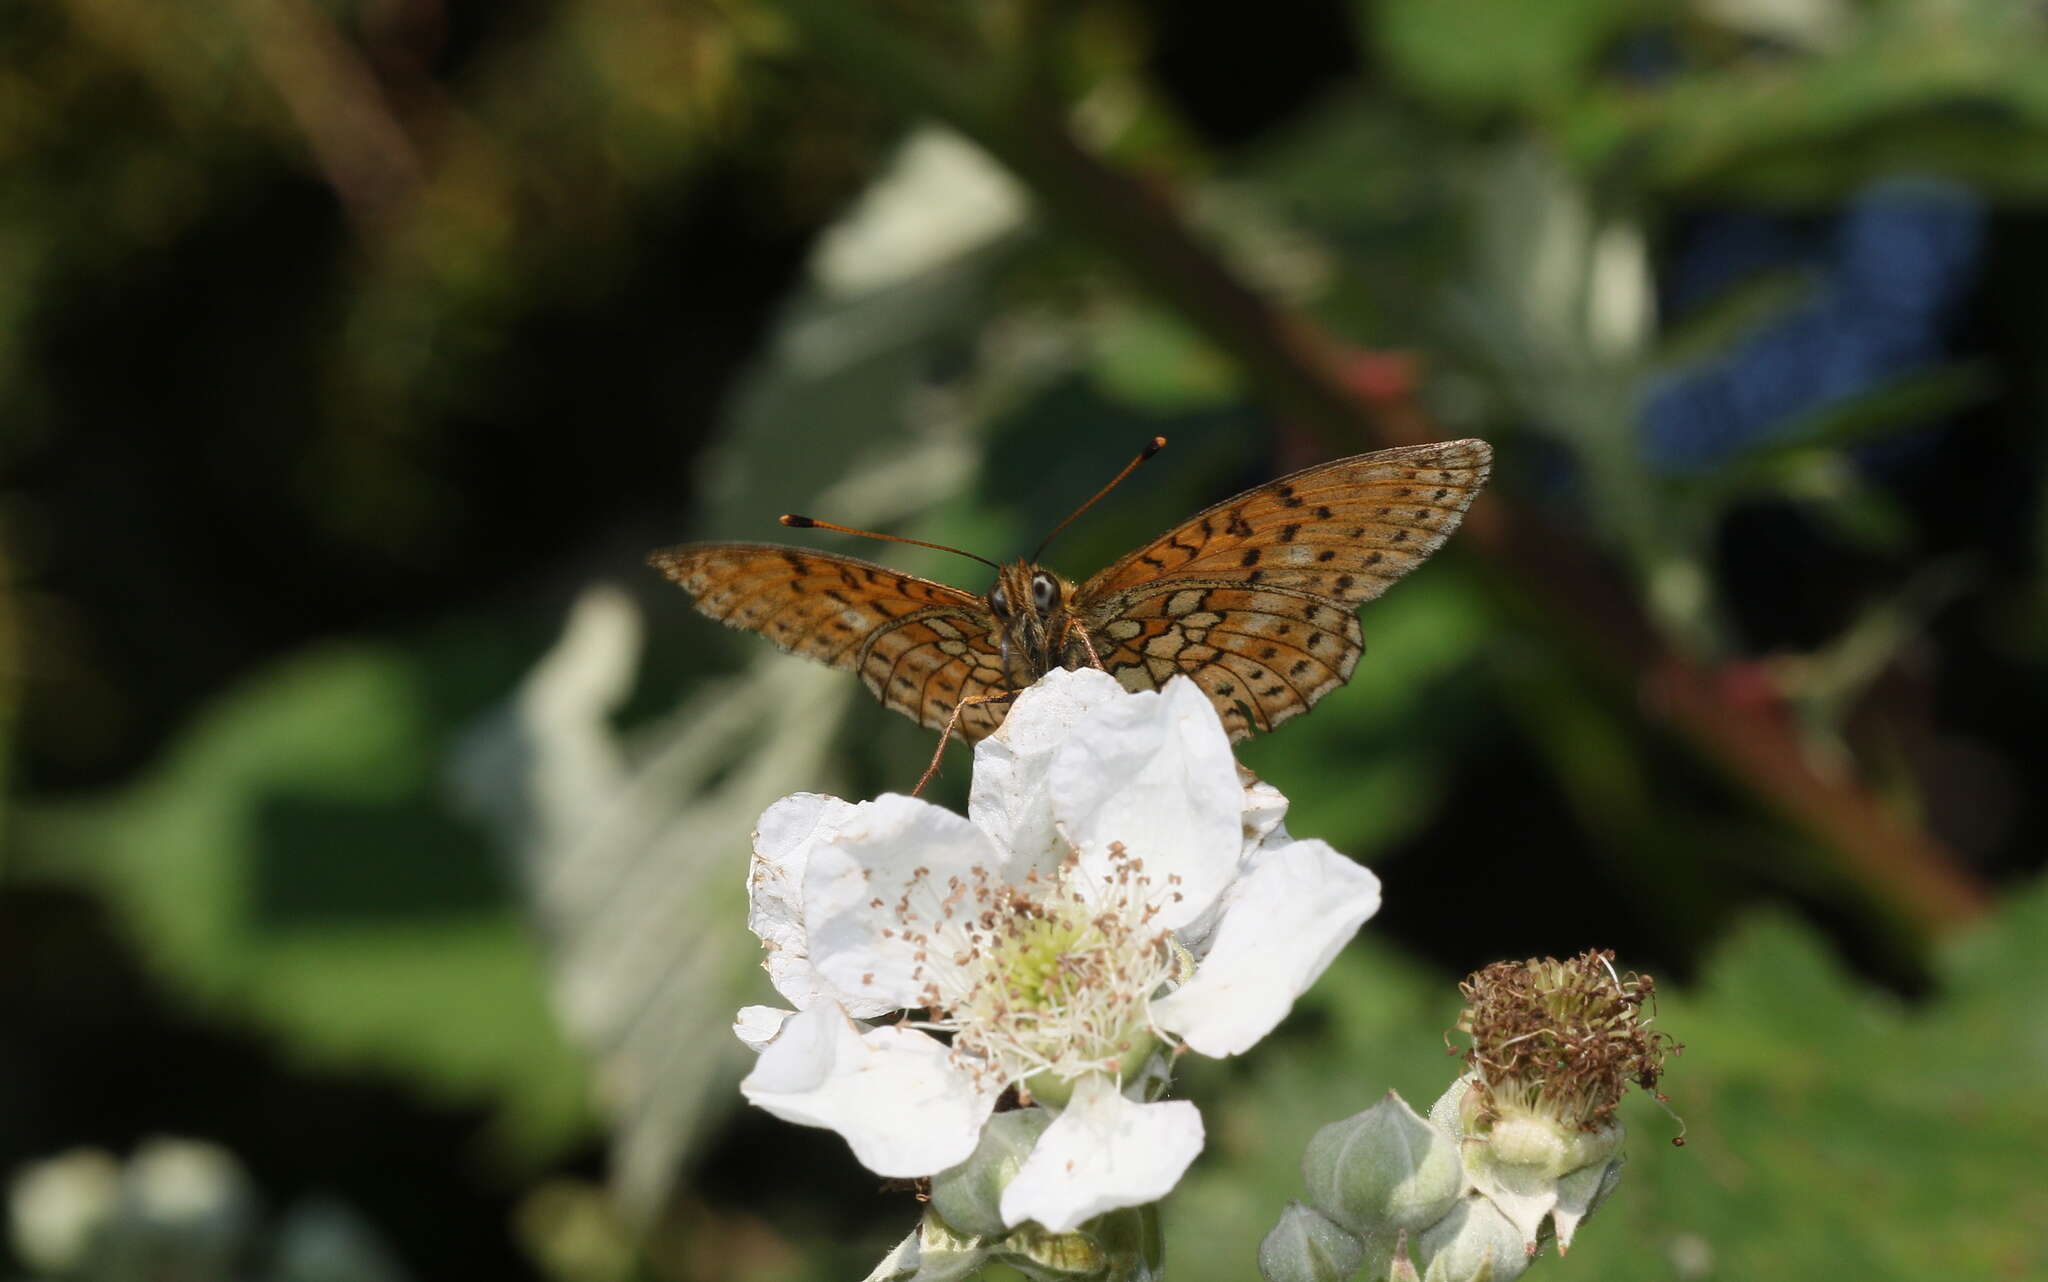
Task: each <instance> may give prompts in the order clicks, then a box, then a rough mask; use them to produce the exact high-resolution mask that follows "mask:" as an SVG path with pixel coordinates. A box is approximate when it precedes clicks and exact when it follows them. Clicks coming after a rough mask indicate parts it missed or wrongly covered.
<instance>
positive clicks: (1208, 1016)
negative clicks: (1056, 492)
mask: <svg viewBox="0 0 2048 1282" xmlns="http://www.w3.org/2000/svg"><path fill="white" fill-rule="evenodd" d="M1285 808H1286V802H1285V800H1284V799H1283V798H1281V797H1280V795H1279V794H1278V793H1277V792H1276V791H1274V790H1273V789H1272V788H1271V787H1269V786H1267V785H1264V784H1259V783H1253V784H1251V785H1250V786H1247V785H1246V784H1245V783H1244V782H1242V781H1241V779H1240V776H1239V772H1238V769H1237V766H1236V763H1235V761H1234V760H1233V758H1232V757H1231V753H1230V745H1229V740H1228V737H1227V736H1226V734H1225V733H1224V730H1223V727H1222V723H1221V722H1220V721H1219V720H1218V718H1217V716H1216V713H1215V711H1214V709H1213V708H1211V706H1210V704H1209V701H1208V698H1207V697H1206V696H1205V695H1203V693H1202V692H1201V690H1200V689H1198V688H1197V687H1196V686H1195V685H1194V683H1192V682H1190V681H1188V680H1186V679H1185V678H1176V679H1175V680H1173V681H1172V682H1170V683H1169V684H1168V685H1167V687H1166V689H1165V690H1163V691H1161V692H1158V693H1151V692H1147V693H1142V694H1132V693H1129V692H1127V691H1125V690H1124V689H1123V688H1122V687H1121V686H1119V685H1118V684H1117V683H1116V681H1115V680H1114V679H1113V678H1111V677H1109V676H1107V675H1106V674H1104V673H1101V672H1097V671H1092V670H1082V671H1078V672H1065V671H1056V672H1054V673H1052V674H1051V675H1049V676H1048V677H1046V678H1045V679H1044V680H1043V681H1041V682H1039V683H1038V685H1036V686H1035V687H1033V688H1032V689H1031V690H1029V691H1026V692H1025V693H1024V694H1022V695H1020V696H1019V697H1018V699H1017V702H1016V704H1015V706H1014V707H1013V708H1012V710H1011V711H1010V714H1009V716H1008V718H1007V719H1006V720H1005V722H1004V725H1003V728H1002V729H1001V730H1000V731H999V732H997V734H995V735H994V736H992V737H990V738H989V739H986V740H984V741H983V742H982V743H980V744H979V745H977V747H976V749H975V759H974V781H973V787H972V791H971V794H970V800H969V805H968V817H967V818H964V819H963V818H961V817H960V816H958V815H955V814H953V813H951V812H949V811H946V810H943V809H941V808H939V807H937V806H933V805H930V804H927V803H925V802H922V801H919V800H916V799H915V798H911V797H903V796H895V795H885V796H882V797H880V798H878V799H876V800H874V801H872V802H864V803H861V804H859V805H853V804H849V803H847V802H844V801H840V800H838V799H837V798H833V797H824V796H817V795H814V794H799V795H797V796H793V797H787V798H784V799H783V800H782V801H780V802H777V803H776V804H775V805H774V806H772V807H770V808H769V810H768V811H767V813H765V814H764V815H762V817H761V823H760V827H759V829H758V830H757V832H756V834H755V847H754V851H755V853H754V864H753V871H752V876H751V880H750V883H749V892H750V902H751V912H750V924H751V925H752V927H753V929H754V932H755V933H756V934H757V935H759V936H760V937H761V940H762V943H763V945H764V946H765V947H766V948H767V949H768V950H769V956H768V959H767V969H768V972H769V975H770V978H771V979H772V980H773V982H774V984H775V986H776V988H777V990H778V991H780V992H781V993H782V995H783V996H784V997H785V998H787V999H788V1000H789V1001H790V1002H791V1004H792V1005H794V1006H795V1007H796V1010H795V1011H794V1012H788V1011H779V1010H775V1009H773V1008H768V1007H749V1008H747V1009H746V1010H744V1011H742V1012H741V1013H740V1018H739V1020H738V1022H737V1031H738V1032H739V1034H740V1036H741V1038H742V1040H744V1041H746V1042H747V1044H748V1045H750V1046H753V1047H754V1048H755V1049H757V1050H759V1051H760V1052H761V1058H760V1060H759V1062H758V1063H757V1064H756V1066H755V1069H754V1071H753V1072H752V1073H751V1074H749V1075H748V1077H747V1079H746V1081H745V1082H743V1083H742V1085H741V1089H742V1091H744V1093H745V1094H746V1096H747V1098H748V1099H749V1100H751V1101H753V1102H754V1103H756V1104H758V1105H760V1106H761V1107H763V1108H766V1109H768V1110H769V1111H770V1112H772V1113H774V1114H776V1115H777V1116H778V1117H782V1118H785V1119H787V1120H789V1121H793V1122H799V1123H803V1124H805V1125H811V1126H825V1127H830V1128H831V1129H833V1130H836V1131H838V1132H839V1133H840V1134H841V1135H842V1136H844V1137H845V1138H846V1140H847V1142H848V1143H849V1144H850V1145H851V1146H852V1147H853V1151H854V1154H855V1156H857V1157H858V1158H859V1159H860V1160H861V1162H862V1163H863V1164H865V1165H866V1166H867V1167H868V1168H869V1169H871V1170H873V1171H876V1172H877V1173H879V1174H882V1175H888V1176H895V1177H905V1178H907V1177H916V1176H924V1175H932V1174H936V1173H938V1172H940V1171H944V1170H946V1169H947V1168H949V1167H952V1166H954V1165H956V1164H958V1163H960V1162H962V1161H963V1160H965V1159H966V1158H967V1157H968V1155H969V1154H970V1153H972V1152H973V1151H974V1148H975V1144H976V1140H977V1138H978V1137H979V1135H980V1133H981V1128H982V1124H983V1122H985V1121H986V1120H987V1118H988V1116H989V1114H990V1112H991V1111H992V1110H993V1109H994V1107H995V1104H996V1101H997V1099H998V1097H999V1096H1001V1095H1002V1094H1003V1092H1004V1091H1005V1090H1006V1089H1008V1088H1010V1087H1015V1088H1017V1091H1018V1096H1019V1099H1020V1100H1021V1101H1023V1102H1025V1103H1027V1104H1028V1103H1033V1102H1036V1103H1038V1104H1040V1105H1044V1106H1047V1107H1048V1108H1050V1109H1052V1110H1056V1113H1057V1115H1056V1117H1055V1119H1054V1121H1053V1122H1052V1124H1051V1125H1050V1126H1049V1127H1048V1128H1047V1129H1046V1131H1045V1133H1044V1135H1043V1136H1042V1137H1041V1138H1040V1139H1039V1140H1038V1142H1037V1145H1036V1147H1035V1148H1034V1149H1033V1150H1032V1152H1031V1154H1030V1156H1029V1157H1028V1158H1027V1159H1026V1160H1025V1162H1024V1163H1023V1165H1022V1167H1021V1169H1020V1170H1018V1172H1017V1174H1016V1176H1015V1178H1014V1179H1013V1180H1012V1181H1011V1182H1010V1183H1009V1184H1008V1186H1007V1187H1006V1188H1005V1189H1004V1191H1003V1194H1002V1200H1001V1214H1002V1218H1003V1220H1004V1222H1005V1223H1006V1224H1008V1225H1012V1226H1014V1225H1019V1224H1022V1223H1024V1222H1025V1221H1027V1220H1030V1221H1036V1222H1037V1223H1039V1224H1041V1225H1043V1226H1044V1227H1045V1228H1047V1229H1051V1230H1053V1231H1055V1232H1064V1231H1066V1230H1069V1229H1072V1228H1074V1227H1076V1226H1077V1225H1079V1224H1081V1223H1082V1222H1084V1221H1086V1220H1088V1219H1090V1218H1092V1217H1094V1216H1096V1215H1100V1214H1102V1213H1103V1212H1105V1211H1109V1210H1113V1209H1115V1208H1118V1207H1124V1206H1135V1205H1141V1204H1144V1203H1147V1202H1152V1201H1156V1200H1158V1199H1159V1198H1160V1197H1162V1196H1164V1195H1165V1193H1167V1192H1168V1191H1169V1190H1170V1189H1171V1188H1172V1187H1173V1185H1174V1183H1175V1182H1176V1181H1177V1180H1178V1179H1179V1178H1180V1175H1181V1173H1182V1172H1183V1171H1184V1170H1185V1169H1186V1168H1187V1165H1188V1163H1189V1162H1191V1161H1193V1160H1194V1157H1195V1155H1196V1154H1197V1153H1198V1152H1199V1151H1200V1150H1201V1146H1202V1121H1201V1117H1200V1115H1199V1114H1198V1113H1197V1112H1196V1111H1195V1108H1194V1106H1193V1105H1192V1104H1189V1103H1187V1102H1185V1101H1178V1100H1175V1101H1152V1100H1149V1099H1148V1098H1147V1096H1148V1095H1149V1094H1151V1093H1152V1091H1151V1090H1150V1089H1149V1088H1150V1087H1151V1086H1155V1085H1157V1084H1158V1083H1159V1082H1161V1081H1163V1075H1160V1074H1156V1073H1150V1072H1144V1071H1141V1070H1143V1069H1145V1068H1146V1065H1147V1061H1148V1060H1149V1059H1150V1058H1151V1056H1152V1054H1153V1052H1154V1051H1155V1050H1160V1049H1163V1048H1166V1047H1172V1048H1173V1049H1175V1050H1176V1051H1177V1050H1178V1049H1179V1048H1181V1047H1189V1048H1192V1049H1194V1050H1197V1051H1201V1052H1202V1053H1204V1054H1208V1055H1232V1054H1236V1053H1237V1052H1239V1051H1242V1050H1245V1049H1246V1048H1248V1047H1250V1046H1251V1045H1252V1044H1253V1043H1255V1042H1257V1041H1258V1039H1259V1038H1261V1037H1263V1036H1265V1034H1266V1033H1267V1032H1268V1031H1270V1030H1271V1029H1272V1028H1273V1026H1274V1025H1276V1024H1278V1023H1279V1022H1280V1020H1281V1018H1282V1017H1283V1016H1285V1015H1286V1013H1287V1011H1288V1010H1289V1008H1290V1007H1291V1006H1292V1005H1293V1002H1294V999H1295V998H1296V997H1297V996H1299V995H1300V994H1301V993H1302V992H1303V991H1304V990H1305V989H1307V987H1308V986H1309V985H1310V984H1311V983H1313V982H1314V981H1315V979H1316V977H1317V976H1319V975H1320V974H1321V973H1322V971H1323V969H1324V968H1325V967H1326V966H1327V965H1328V964H1329V963H1330V961H1331V959H1332V958H1334V957H1335V956H1336V954H1337V951H1338V950H1339V949H1341V948H1342V947H1343V946H1344V944H1345V942H1346V941H1348V940H1349V939H1350V938H1351V936H1352V934H1353V933H1355V932H1356V931H1357V929H1358V927H1359V925H1360V924H1361V923H1363V922H1364V921H1365V919H1366V918H1367V917H1369V916H1371V915H1372V913H1373V912H1374V911H1375V910H1376V909H1377V908H1378V907H1379V881H1378V879H1377V878H1375V877H1374V876H1373V875H1372V873H1370V872H1368V871H1367V870H1366V869H1364V868H1361V867H1359V866H1358V865H1357V864H1354V863H1352V862H1351V861H1350V860H1348V859H1346V858H1344V857H1343V856H1342V855H1339V854H1338V853H1337V852H1336V851H1334V850H1332V849H1331V848H1330V847H1329V846H1327V845H1325V844H1324V843H1322V842H1319V841H1296V840H1294V839H1293V838H1291V837H1290V836H1288V834H1287V832H1286V830H1285V829H1284V828H1283V827H1282V826H1281V819H1282V817H1283V815H1284V813H1285ZM899 1011H903V1012H915V1014H914V1015H912V1016H910V1017H907V1018H905V1019H903V1020H902V1021H900V1022H894V1023H886V1024H881V1025H879V1026H874V1025H869V1024H865V1023H862V1022H859V1021H862V1020H867V1019H872V1018H874V1017H877V1016H882V1015H886V1014H889V1013H891V1012H899ZM935 1034H938V1035H940V1036H935ZM942 1036H943V1037H944V1040H942V1039H941V1037H942Z"/></svg>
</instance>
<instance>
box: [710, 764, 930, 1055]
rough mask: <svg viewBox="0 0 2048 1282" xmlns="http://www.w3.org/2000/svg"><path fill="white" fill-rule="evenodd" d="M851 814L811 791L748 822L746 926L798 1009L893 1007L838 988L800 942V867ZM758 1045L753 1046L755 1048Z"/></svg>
mask: <svg viewBox="0 0 2048 1282" xmlns="http://www.w3.org/2000/svg"><path fill="white" fill-rule="evenodd" d="M853 813H854V807H853V805H852V804H851V803H850V802H845V801H841V800H840V799H839V798H837V797H827V796H822V795H820V794H818V793H815V792H799V793H796V794H795V795H793V796H788V797H784V798H783V799H782V800H780V801H778V802H776V803H775V804H774V805H772V806H770V807H768V809H767V810H765V811H763V812H762V813H761V818H760V821H759V822H758V823H756V824H755V826H754V860H753V865H752V868H751V869H750V871H749V872H748V874H747V925H748V926H749V927H750V928H752V930H753V932H754V933H755V934H756V935H758V936H760V937H761V946H762V947H763V948H765V949H767V951H768V956H767V957H766V958H765V959H764V960H763V961H762V963H761V964H762V967H763V968H764V969H766V970H767V972H768V979H769V982H771V983H773V984H774V985H775V991H776V992H778V993H781V994H782V995H783V996H784V997H785V998H787V999H789V1004H790V1005H792V1006H794V1007H796V1008H797V1009H798V1010H808V1009H809V1008H810V1007H812V1006H815V1005H817V1004H818V1003H819V1002H821V1001H837V1002H839V1003H840V1004H841V1005H843V1006H845V1007H846V1009H847V1011H848V1012H849V1013H850V1014H852V1015H854V1016H855V1017H856V1018H861V1019H865V1018H867V1017H868V1016H871V1015H880V1014H882V1013H883V1012H884V1011H890V1010H895V1009H896V1006H895V1004H894V1003H892V1002H889V1001H886V1000H877V999H876V998H875V997H873V996H872V995H867V996H863V995H861V994H857V993H849V992H844V991H841V990H840V989H839V988H837V987H835V986H834V985H832V984H829V983H827V982H826V981H825V980H824V978H823V977H822V976H820V975H819V974H818V971H817V968H816V967H815V966H813V965H812V964H811V958H810V949H809V947H808V946H807V945H806V943H805V941H804V926H803V920H804V900H803V884H804V872H805V870H806V869H807V868H808V867H809V866H810V857H811V851H812V850H814V849H816V847H817V844H818V842H819V841H820V840H821V839H823V838H826V837H829V836H831V835H832V834H834V833H835V832H837V831H838V827H839V825H840V824H842V823H844V822H845V821H846V820H847V819H848V818H849V817H851V816H852V815H853ZM757 1049H758V1048H757Z"/></svg>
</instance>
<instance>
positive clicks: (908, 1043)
mask: <svg viewBox="0 0 2048 1282" xmlns="http://www.w3.org/2000/svg"><path fill="white" fill-rule="evenodd" d="M740 1092H741V1094H743V1095H745V1096H746V1097H747V1098H748V1099H749V1100H751V1101H752V1102H753V1103H755V1104H758V1105H759V1106H761V1107H762V1108H765V1109H767V1110H768V1111H769V1112H771V1113H773V1114H775V1116H777V1117H779V1118H782V1119H783V1120H784V1121H789V1122H796V1123H799V1124H801V1125H804V1126H823V1127H827V1128H829V1129H831V1130H835V1131H838V1132H839V1133H840V1134H841V1135H842V1136H844V1137H845V1138H846V1142H847V1143H848V1144H850V1145H852V1146H853V1155H854V1156H855V1157H857V1158H859V1159H860V1163H861V1165H862V1166H865V1167H867V1168H868V1169H869V1170H871V1171H873V1172H874V1173H875V1174H877V1175H887V1176H891V1177H894V1178H898V1179H911V1178H915V1177H916V1176H920V1175H931V1174H934V1173H936V1172H939V1171H943V1170H945V1169H946V1168H947V1167H949V1166H953V1165H956V1164H958V1163H960V1162H963V1161H965V1160H966V1159H967V1155H968V1154H969V1153H972V1152H973V1151H974V1145H975V1142H976V1141H977V1140H978V1139H979V1138H980V1136H981V1124H982V1123H983V1122H985V1121H987V1120H988V1115H989V1111H990V1110H991V1109H993V1108H994V1107H995V1102H996V1095H997V1094H998V1091H997V1090H995V1089H989V1088H985V1087H983V1086H982V1085H980V1084H979V1083H978V1081H977V1078H976V1077H975V1075H974V1074H973V1073H971V1072H969V1071H968V1070H967V1069H966V1068H965V1067H962V1066H960V1065H958V1064H956V1063H955V1062H954V1060H953V1056H952V1052H951V1051H950V1050H949V1049H948V1048H947V1047H946V1046H945V1045H943V1044H942V1043H940V1042H939V1041H938V1040H937V1039H936V1038H933V1037H931V1036H928V1035H927V1034H924V1033H921V1032H918V1031H917V1030H916V1029H911V1028H904V1027H902V1026H901V1025H893V1024H892V1025H888V1026H886V1027H883V1028H874V1029H868V1030H866V1031H863V1030H862V1029H861V1027H860V1025H858V1024H855V1023H854V1022H853V1021H852V1020H849V1019H848V1018H847V1017H846V1015H845V1013H844V1012H842V1011H841V1010H840V1009H839V1008H838V1007H837V1006H830V1005H826V1006H814V1007H812V1008H811V1009H810V1010H806V1011H799V1012H798V1013H797V1014H796V1015H794V1016H792V1017H791V1018H790V1020H789V1022H788V1023H786V1024H784V1025H783V1027H782V1035H781V1036H779V1037H777V1038H776V1039H775V1040H774V1041H772V1042H770V1043H769V1044H768V1046H767V1048H766V1049H764V1050H763V1051H762V1052H761V1058H760V1059H758V1060H756V1061H755V1063H754V1071H753V1072H751V1073H749V1074H747V1077H746V1080H745V1081H743V1082H741V1083H740Z"/></svg>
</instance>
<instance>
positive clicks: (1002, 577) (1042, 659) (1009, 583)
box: [987, 561, 1074, 689]
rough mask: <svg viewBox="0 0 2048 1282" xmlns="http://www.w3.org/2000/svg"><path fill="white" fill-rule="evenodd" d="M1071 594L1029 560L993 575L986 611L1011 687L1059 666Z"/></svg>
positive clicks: (1071, 587) (1069, 587) (1068, 587)
mask: <svg viewBox="0 0 2048 1282" xmlns="http://www.w3.org/2000/svg"><path fill="white" fill-rule="evenodd" d="M1073 594H1074V585H1073V584H1071V583H1069V582H1067V581H1066V580H1065V579H1062V578H1061V577H1060V576H1059V575H1057V574H1054V573H1053V572H1052V571H1050V570H1048V569H1046V568H1045V567H1044V566H1040V565H1034V564H1032V563H1031V562H1029V561H1013V562H1011V563H1010V564H1008V565H1005V566H1003V567H1001V568H1000V569H998V570H997V571H996V582H995V586H994V587H992V588H990V589H989V591H988V598H987V601H988V612H989V614H990V615H992V616H993V617H994V618H995V621H996V636H997V637H998V639H999V640H1000V641H1001V643H1002V649H1003V666H1004V667H1005V668H1007V669H1008V674H1007V675H1008V676H1009V678H1010V680H1011V681H1013V682H1016V683H1017V688H1019V689H1022V688H1023V687H1024V686H1027V685H1030V684H1031V683H1032V682H1034V681H1036V680H1038V678H1040V677H1042V676H1044V675H1045V674H1046V673H1048V672H1050V671H1052V669H1053V668H1055V667H1059V666H1062V665H1063V664H1064V661H1065V658H1066V655H1065V651H1066V649H1067V639H1068V633H1069V631H1070V626H1069V625H1070V621H1071V619H1072V615H1071V613H1070V612H1069V609H1068V607H1069V604H1070V602H1071V601H1072V599H1073Z"/></svg>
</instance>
